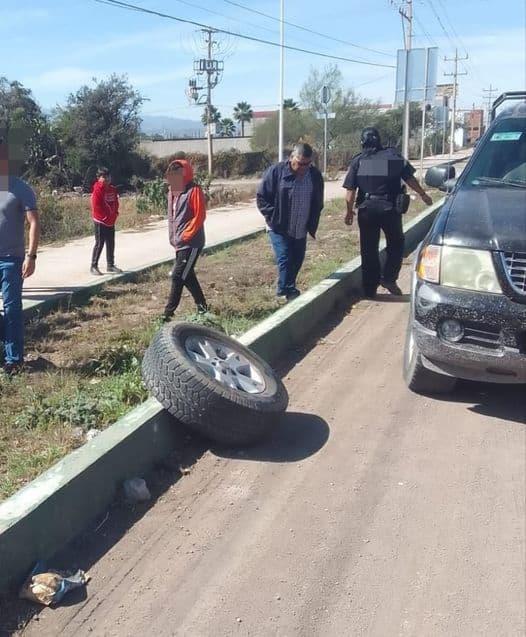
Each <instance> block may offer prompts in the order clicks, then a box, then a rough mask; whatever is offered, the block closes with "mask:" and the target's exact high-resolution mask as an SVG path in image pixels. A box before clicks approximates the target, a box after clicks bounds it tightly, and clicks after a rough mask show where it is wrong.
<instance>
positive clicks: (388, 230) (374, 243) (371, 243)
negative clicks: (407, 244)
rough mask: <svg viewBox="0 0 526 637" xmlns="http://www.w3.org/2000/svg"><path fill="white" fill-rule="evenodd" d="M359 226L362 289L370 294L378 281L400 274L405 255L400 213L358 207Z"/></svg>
mask: <svg viewBox="0 0 526 637" xmlns="http://www.w3.org/2000/svg"><path fill="white" fill-rule="evenodd" d="M358 225H359V226H360V251H361V254H362V279H363V288H364V291H365V293H366V294H373V293H375V292H376V289H377V287H378V285H379V284H380V281H385V282H386V283H395V282H396V280H397V279H398V275H399V274H400V269H401V267H402V260H403V258H404V231H403V228H402V215H401V214H400V213H397V212H395V211H394V210H392V211H390V212H375V211H371V210H360V211H359V212H358ZM382 230H383V232H384V234H385V240H386V244H387V245H386V250H385V251H386V255H387V259H386V261H385V265H384V269H383V272H382V268H381V265H380V255H379V253H378V248H379V245H380V232H381V231H382Z"/></svg>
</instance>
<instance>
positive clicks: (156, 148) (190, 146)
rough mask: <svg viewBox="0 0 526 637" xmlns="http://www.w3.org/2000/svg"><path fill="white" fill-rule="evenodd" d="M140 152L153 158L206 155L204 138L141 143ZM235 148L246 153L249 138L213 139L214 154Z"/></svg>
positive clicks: (248, 149)
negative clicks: (180, 154)
mask: <svg viewBox="0 0 526 637" xmlns="http://www.w3.org/2000/svg"><path fill="white" fill-rule="evenodd" d="M140 147H141V150H143V151H145V152H147V153H148V154H150V155H153V156H154V157H168V156H169V155H173V154H174V153H177V152H178V151H181V150H182V151H184V152H185V153H203V155H206V154H207V153H208V146H207V141H206V137H205V138H195V139H173V140H172V139H167V140H163V141H159V142H150V141H143V142H141V144H140ZM232 148H235V149H236V150H239V151H240V152H242V153H245V152H248V151H250V150H251V148H250V137H218V138H214V153H218V152H219V151H221V150H231V149H232Z"/></svg>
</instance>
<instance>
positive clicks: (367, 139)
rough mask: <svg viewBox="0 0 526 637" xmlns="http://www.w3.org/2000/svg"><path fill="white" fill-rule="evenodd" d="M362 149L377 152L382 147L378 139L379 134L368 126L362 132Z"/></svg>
mask: <svg viewBox="0 0 526 637" xmlns="http://www.w3.org/2000/svg"><path fill="white" fill-rule="evenodd" d="M361 141H362V148H376V149H377V150H379V149H380V148H381V147H382V140H381V139H380V133H379V132H378V129H376V128H373V127H372V126H369V127H367V128H364V129H363V131H362V138H361Z"/></svg>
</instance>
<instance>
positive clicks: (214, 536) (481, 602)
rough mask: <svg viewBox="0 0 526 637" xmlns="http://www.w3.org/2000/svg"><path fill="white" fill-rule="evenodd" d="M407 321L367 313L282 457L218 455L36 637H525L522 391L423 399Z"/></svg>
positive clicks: (400, 306)
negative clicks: (411, 376)
mask: <svg viewBox="0 0 526 637" xmlns="http://www.w3.org/2000/svg"><path fill="white" fill-rule="evenodd" d="M407 270H408V268H407V267H406V268H405V272H404V280H403V284H404V285H405V287H407V285H408V284H407V279H408V276H407ZM407 310H408V307H407V303H406V302H394V301H392V300H391V299H389V298H382V300H381V301H379V302H367V301H365V302H361V303H359V304H358V305H357V306H355V308H354V309H353V310H352V311H351V312H350V314H348V315H347V316H345V318H344V319H343V320H341V322H339V324H338V325H337V327H335V328H334V329H332V330H331V331H330V333H329V334H328V335H327V336H326V337H324V338H323V339H322V340H320V341H319V342H318V344H317V345H316V347H315V348H314V349H313V350H312V351H310V353H308V354H307V355H306V356H305V357H304V358H303V360H301V361H299V362H298V363H297V364H296V365H295V366H294V367H293V368H292V370H291V371H290V372H289V373H288V374H287V376H286V384H287V387H288V389H289V392H290V395H291V406H290V411H289V414H288V415H287V416H286V418H285V419H284V421H283V423H282V431H281V433H280V434H279V435H277V436H276V438H275V439H274V440H273V442H272V443H271V444H269V445H268V446H266V447H264V448H259V449H255V450H253V451H251V452H250V453H247V454H246V455H235V454H232V457H230V458H229V457H227V456H226V455H225V454H223V455H221V454H214V453H212V452H210V451H207V452H206V453H205V454H204V456H203V457H202V458H201V459H200V460H199V461H198V462H197V464H196V465H195V466H194V468H193V470H192V472H191V473H190V474H189V475H187V476H184V477H183V478H182V479H181V480H180V481H179V482H178V483H177V484H175V485H174V486H173V488H171V489H170V490H168V491H166V492H165V493H164V495H163V496H162V498H160V500H158V501H157V502H156V503H155V504H154V505H153V507H152V508H151V509H150V510H149V511H148V512H146V513H145V515H144V516H143V517H142V518H141V519H139V520H138V521H137V523H136V524H135V525H134V526H133V527H132V528H130V529H129V531H128V532H127V533H126V534H125V535H124V537H122V539H120V541H118V542H116V543H115V544H114V545H113V546H112V547H111V548H110V550H109V551H107V552H106V553H105V554H104V555H103V557H102V558H101V559H100V560H99V561H98V562H97V563H95V564H94V566H93V567H92V568H91V574H92V576H93V580H92V582H91V583H90V585H89V588H88V595H87V599H86V600H85V601H83V602H80V603H77V604H76V605H73V606H71V607H68V608H60V609H57V610H55V611H49V610H45V611H44V612H43V613H42V614H41V617H40V621H38V622H33V623H32V624H30V625H29V627H28V629H27V630H26V631H25V632H24V635H25V636H27V637H29V636H33V635H71V636H73V635H75V636H76V637H83V636H88V635H97V636H110V635H112V636H119V637H121V636H122V637H125V636H128V635H156V636H159V637H163V636H168V635H177V636H179V635H180V636H185V637H186V636H192V637H200V636H203V637H204V636H206V637H208V636H210V637H223V636H225V637H226V636H230V635H240V636H258V637H259V636H261V637H268V636H280V637H281V636H301V637H311V636H317V635H319V636H324V637H326V636H334V637H341V636H347V635H350V636H362V635H363V636H373V637H376V636H378V637H386V636H391V635H393V636H394V635H401V636H414V637H423V636H426V637H427V636H432V637H435V636H447V637H452V636H459V637H470V636H474V635H484V636H488V637H496V636H499V637H500V636H504V635H505V636H507V637H512V636H517V637H518V636H519V635H521V636H522V635H524V632H525V630H526V624H525V608H526V597H525V577H524V573H525V544H524V542H525V519H526V516H525V484H526V482H525V479H526V476H525V460H526V448H525V420H526V397H525V393H524V390H523V388H513V387H492V386H483V385H477V384H464V385H462V386H461V387H460V388H459V390H458V391H457V392H456V393H455V394H454V395H452V396H451V397H450V398H449V399H442V400H432V399H430V398H424V397H420V396H416V395H413V394H411V393H409V392H408V391H407V390H406V389H405V387H404V385H403V381H402V378H401V359H402V346H403V340H404V331H405V323H406V317H407ZM372 353H374V355H373V354H372ZM108 524H109V525H111V520H110V521H109V522H108ZM102 533H103V534H104V531H103V532H102ZM101 541H102V540H101Z"/></svg>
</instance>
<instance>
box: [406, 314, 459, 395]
mask: <svg viewBox="0 0 526 637" xmlns="http://www.w3.org/2000/svg"><path fill="white" fill-rule="evenodd" d="M404 380H405V382H406V385H407V386H408V387H409V389H410V390H411V391H414V392H415V393H417V394H447V393H449V392H451V391H453V389H454V388H455V385H456V383H457V379H456V378H453V377H452V376H445V375H444V374H437V373H436V372H433V371H431V370H430V369H427V367H425V366H424V364H423V363H422V354H421V353H420V350H419V349H418V345H417V343H416V340H415V337H414V336H413V331H412V329H411V324H409V326H408V328H407V334H406V339H405V349H404Z"/></svg>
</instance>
